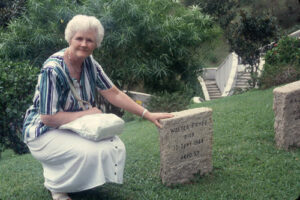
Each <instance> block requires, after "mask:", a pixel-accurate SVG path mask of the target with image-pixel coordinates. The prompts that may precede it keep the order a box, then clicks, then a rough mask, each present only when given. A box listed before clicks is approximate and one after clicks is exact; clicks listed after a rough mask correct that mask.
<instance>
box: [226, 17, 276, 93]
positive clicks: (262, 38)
mask: <svg viewBox="0 0 300 200" xmlns="http://www.w3.org/2000/svg"><path fill="white" fill-rule="evenodd" d="M240 17H241V19H240V21H238V22H235V23H233V24H232V25H231V26H230V28H229V33H230V34H228V39H229V43H230V45H231V48H232V50H233V51H235V52H236V53H237V54H238V55H239V56H240V57H241V59H242V63H243V64H245V65H249V66H250V72H251V76H252V86H253V87H254V86H255V85H256V83H257V69H258V66H259V62H260V53H261V51H260V48H261V47H263V46H264V45H267V44H269V43H271V42H272V41H273V40H274V39H276V38H277V30H278V28H277V25H276V21H275V19H274V18H273V17H272V16H270V15H255V14H254V13H252V14H248V13H245V12H242V11H241V13H240Z"/></svg>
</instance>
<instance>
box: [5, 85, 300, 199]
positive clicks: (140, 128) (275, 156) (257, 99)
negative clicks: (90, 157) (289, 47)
mask: <svg viewBox="0 0 300 200" xmlns="http://www.w3.org/2000/svg"><path fill="white" fill-rule="evenodd" d="M272 106H273V94H272V90H264V91H261V90H258V91H257V90H256V91H250V92H247V93H244V94H241V95H236V96H231V97H227V98H223V99H219V100H214V101H211V102H206V103H202V104H194V105H192V106H191V107H192V108H195V107H211V108H212V109H213V121H214V125H213V126H214V143H213V171H212V173H211V174H209V175H206V176H203V177H200V176H197V177H195V179H194V180H193V182H192V183H191V184H187V185H178V186H175V187H173V188H169V187H166V186H164V185H162V183H161V179H160V177H159V171H160V153H159V137H158V131H157V129H156V128H155V127H154V125H152V124H150V123H149V122H146V121H141V120H138V121H133V122H129V123H127V124H126V128H125V131H124V134H123V135H122V139H123V141H124V143H125V145H126V148H127V160H126V166H125V173H124V184H123V185H116V184H106V185H104V186H102V187H98V188H95V189H93V190H89V191H84V192H80V193H74V194H71V197H72V198H73V199H74V200H79V199H87V200H96V199H97V200H98V199H112V200H123V199H124V200H140V199H141V200H142V199H145V200H148V199H149V200H150V199H151V200H152V199H159V200H164V199H165V200H171V199H174V200H175V199H178V200H181V199H188V200H190V199H191V200H193V199H195V200H196V199H208V200H210V199H218V200H219V199H255V200H256V199H264V200H265V199H280V200H282V199H287V200H294V199H296V198H297V197H298V196H299V195H300V149H298V150H291V151H288V152H287V151H283V150H279V149H277V148H276V147H275V142H274V128H273V124H274V114H273V110H272ZM42 173H43V172H42V167H41V165H40V164H39V163H38V162H37V161H36V160H34V159H33V157H32V156H31V155H30V154H27V155H22V156H17V155H14V154H13V153H11V152H10V151H7V152H4V154H3V157H2V159H1V160H0V199H1V200H14V199H15V200H44V199H50V195H49V193H48V192H47V190H46V189H45V188H44V187H43V174H42Z"/></svg>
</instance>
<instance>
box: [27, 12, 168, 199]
mask: <svg viewBox="0 0 300 200" xmlns="http://www.w3.org/2000/svg"><path fill="white" fill-rule="evenodd" d="M103 36H104V29H103V27H102V25H101V23H100V21H99V20H98V19H96V18H95V17H91V16H85V15H77V16H75V17H73V19H72V20H71V21H70V22H69V23H68V25H67V27H66V30H65V39H66V41H67V42H68V43H69V46H68V47H67V48H65V49H62V50H61V51H59V52H56V53H54V54H53V55H52V56H50V57H49V58H48V59H47V60H46V61H45V63H44V65H43V67H42V70H41V73H40V75H39V77H38V83H37V86H36V91H35V95H34V98H33V105H32V106H31V107H30V108H29V109H28V110H27V112H26V116H25V120H24V127H23V137H24V142H25V143H26V144H27V146H28V147H29V149H30V152H31V153H32V155H33V156H34V157H35V158H36V159H37V160H39V161H40V162H41V163H42V166H43V169H44V178H45V182H44V185H45V187H46V188H47V189H48V190H50V192H51V194H52V198H53V199H70V197H68V195H67V193H68V192H78V191H82V190H87V189H90V188H93V187H96V186H99V185H102V184H104V183H106V182H114V183H122V181H123V170H124V164H125V146H124V144H123V142H122V141H121V140H120V138H118V137H117V136H115V137H113V138H111V139H107V140H102V141H99V142H94V141H91V140H87V139H84V138H82V137H80V136H78V135H77V134H74V133H73V132H71V131H68V130H60V129H58V127H59V126H61V125H63V124H66V123H68V122H71V121H73V120H75V119H77V118H79V117H82V116H84V115H89V114H95V113H101V110H99V109H98V108H97V107H95V95H96V94H94V92H95V91H96V90H95V87H96V88H97V89H98V90H97V91H99V92H100V94H101V95H102V96H103V97H104V98H106V99H107V100H108V101H109V102H110V103H112V104H113V105H115V106H118V107H120V108H123V109H125V110H127V111H129V112H131V113H134V114H136V115H139V116H141V115H143V116H144V118H146V119H148V120H149V121H151V122H153V123H154V124H155V125H156V126H158V127H160V126H161V125H160V123H159V120H160V119H164V118H169V117H172V115H171V114H168V113H151V112H148V111H147V110H146V109H144V108H143V107H142V106H140V105H138V104H137V103H135V102H134V101H133V100H132V99H130V98H129V97H128V96H127V95H126V94H125V93H123V92H122V91H120V90H119V89H118V88H116V87H115V86H114V85H113V83H112V82H111V80H110V79H109V78H108V77H107V75H106V74H105V73H104V71H103V69H102V68H101V66H100V65H99V64H98V63H97V62H96V61H95V60H94V59H93V57H92V56H91V55H92V53H93V50H94V49H95V48H96V47H99V46H100V44H101V42H102V39H103ZM61 70H64V71H65V73H66V74H67V76H69V77H68V78H69V80H72V82H73V85H74V86H75V89H76V91H77V92H78V94H79V96H80V97H81V99H82V100H85V101H88V102H90V104H91V105H93V106H94V107H93V108H91V109H88V110H82V109H81V108H80V106H79V103H78V101H77V100H76V98H74V96H73V95H72V92H71V90H70V87H69V85H68V81H67V77H66V76H64V74H63V73H62V71H61Z"/></svg>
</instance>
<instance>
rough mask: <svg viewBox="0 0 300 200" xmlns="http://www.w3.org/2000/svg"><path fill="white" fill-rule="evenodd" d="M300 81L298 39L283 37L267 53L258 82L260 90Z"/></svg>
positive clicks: (299, 40) (299, 44)
mask: <svg viewBox="0 0 300 200" xmlns="http://www.w3.org/2000/svg"><path fill="white" fill-rule="evenodd" d="M296 80H300V39H296V38H293V37H283V38H282V39H280V40H279V42H278V44H275V45H274V47H273V48H272V49H271V50H269V51H267V53H266V55H265V65H264V69H263V72H262V75H261V77H260V80H259V85H260V87H261V88H269V87H272V86H276V85H280V84H284V83H289V82H293V81H296Z"/></svg>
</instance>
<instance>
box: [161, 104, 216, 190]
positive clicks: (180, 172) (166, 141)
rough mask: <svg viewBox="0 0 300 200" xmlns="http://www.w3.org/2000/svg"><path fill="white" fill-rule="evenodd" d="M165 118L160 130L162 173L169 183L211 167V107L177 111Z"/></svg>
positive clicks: (183, 181) (185, 180)
mask: <svg viewBox="0 0 300 200" xmlns="http://www.w3.org/2000/svg"><path fill="white" fill-rule="evenodd" d="M172 114H174V117H173V118H169V119H163V120H161V123H162V125H163V128H161V129H159V134H160V166H161V169H160V175H161V178H162V182H163V183H164V184H166V185H168V186H169V185H172V184H178V183H186V182H189V181H190V180H191V179H192V178H193V177H194V174H196V173H200V174H201V175H203V174H206V173H209V172H210V171H212V142H213V126H212V109H210V108H195V109H190V110H184V111H181V112H174V113H172Z"/></svg>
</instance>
